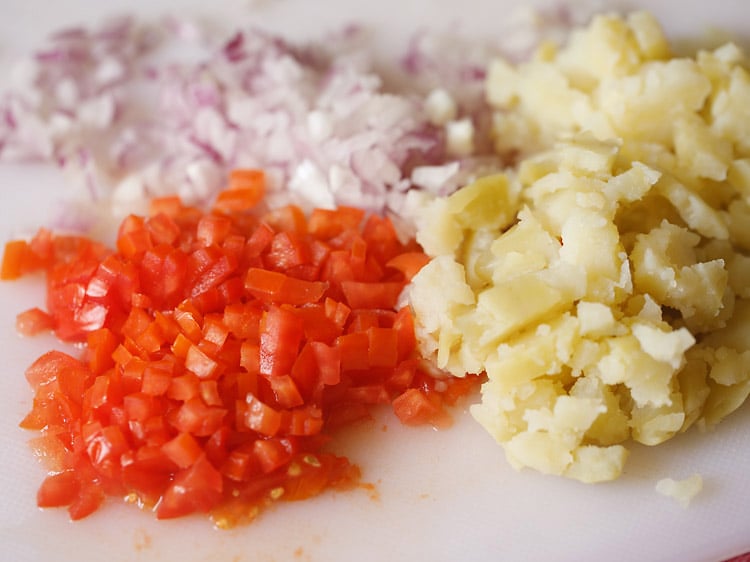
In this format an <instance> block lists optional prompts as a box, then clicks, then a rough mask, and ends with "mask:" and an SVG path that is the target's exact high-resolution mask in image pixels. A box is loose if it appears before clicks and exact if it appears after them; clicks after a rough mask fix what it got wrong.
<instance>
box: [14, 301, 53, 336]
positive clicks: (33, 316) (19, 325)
mask: <svg viewBox="0 0 750 562" xmlns="http://www.w3.org/2000/svg"><path fill="white" fill-rule="evenodd" d="M54 327H55V319H54V318H52V316H50V315H49V314H48V313H46V312H44V311H43V310H42V309H41V308H38V307H34V308H30V309H29V310H26V311H24V312H21V313H20V314H19V315H18V316H16V330H17V331H18V333H19V334H21V335H23V336H35V335H37V334H40V333H42V332H48V331H50V330H52V329H54Z"/></svg>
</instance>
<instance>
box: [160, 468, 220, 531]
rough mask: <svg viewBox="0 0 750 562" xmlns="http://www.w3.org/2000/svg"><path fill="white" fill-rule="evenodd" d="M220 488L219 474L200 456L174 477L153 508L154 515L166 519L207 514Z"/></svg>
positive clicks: (214, 503)
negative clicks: (192, 514) (154, 508)
mask: <svg viewBox="0 0 750 562" xmlns="http://www.w3.org/2000/svg"><path fill="white" fill-rule="evenodd" d="M223 488H224V483H223V479H222V476H221V473H220V472H219V471H218V470H216V468H214V466H213V465H212V464H211V463H210V462H209V461H208V459H206V457H205V456H201V457H200V458H199V459H198V460H197V461H196V462H194V463H193V464H192V465H191V466H190V467H188V468H185V469H183V470H181V471H180V472H178V473H177V474H176V475H175V478H174V481H173V482H172V484H171V485H170V486H169V488H168V489H167V491H166V492H165V493H164V496H163V497H162V499H161V501H160V502H159V505H158V507H157V508H156V516H157V517H158V518H159V519H170V518H173V517H180V516H183V515H188V514H190V513H194V512H196V511H198V512H204V513H205V512H208V511H209V510H210V509H211V508H212V507H214V506H215V505H216V504H218V503H219V501H220V500H221V497H222V490H223Z"/></svg>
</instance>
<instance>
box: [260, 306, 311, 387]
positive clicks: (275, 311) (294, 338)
mask: <svg viewBox="0 0 750 562" xmlns="http://www.w3.org/2000/svg"><path fill="white" fill-rule="evenodd" d="M303 336H304V325H303V324H302V320H301V319H300V318H299V317H298V316H297V315H296V314H295V313H294V311H293V310H292V309H290V308H287V307H279V306H274V305H272V306H270V307H269V309H268V310H267V311H266V313H265V314H264V315H263V319H262V320H261V324H260V372H261V374H263V375H272V376H273V375H285V374H288V373H289V372H290V371H291V369H292V365H294V360H295V358H296V357H297V354H298V353H299V349H300V343H301V342H302V337H303Z"/></svg>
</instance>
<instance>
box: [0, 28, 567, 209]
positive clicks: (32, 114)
mask: <svg viewBox="0 0 750 562" xmlns="http://www.w3.org/2000/svg"><path fill="white" fill-rule="evenodd" d="M561 17H562V16H561ZM566 17H567V15H566ZM207 29H208V28H207V27H204V26H201V25H199V24H198V23H196V22H193V21H186V20H182V19H179V18H176V17H172V18H167V19H163V20H161V21H157V22H142V21H138V20H136V19H135V18H131V17H122V18H116V19H112V20H108V21H105V22H104V23H102V24H101V25H100V26H98V27H94V28H84V27H76V28H70V29H66V30H61V31H59V32H57V33H55V34H53V35H52V36H51V37H50V38H49V40H48V42H47V44H46V45H45V46H44V47H43V48H41V49H39V50H37V51H36V52H35V53H33V54H32V55H30V56H29V57H27V58H26V59H25V60H23V61H21V62H20V63H19V64H18V65H17V68H16V69H15V71H14V72H13V73H12V76H11V86H10V87H9V89H7V90H6V91H5V92H4V93H3V94H2V97H0V161H27V160H34V161H43V162H49V163H53V164H56V165H58V166H60V167H61V168H62V169H63V170H64V171H66V172H67V174H68V177H70V178H71V183H72V184H73V185H74V187H75V193H77V194H78V195H79V196H80V197H81V199H82V200H84V201H85V200H88V201H89V202H97V203H99V204H100V206H99V210H100V211H101V205H109V207H110V208H109V209H107V211H108V212H110V211H111V212H114V213H115V215H117V214H120V213H125V212H129V211H130V210H133V209H139V208H140V207H142V205H143V199H144V198H147V197H153V196H159V195H167V194H173V193H177V194H179V195H180V196H181V197H183V198H184V199H185V200H186V202H188V203H191V204H202V203H208V202H210V200H211V199H212V198H213V197H214V196H215V195H216V193H217V192H218V191H219V190H220V189H222V187H223V186H224V178H225V177H226V175H227V173H228V171H229V170H230V169H232V168H237V167H260V168H263V169H265V170H266V171H267V175H268V177H269V181H270V184H271V185H270V187H269V202H270V203H271V204H283V203H285V202H295V203H297V204H300V205H303V206H305V207H309V206H323V207H331V206H333V205H336V204H347V205H356V206H359V207H363V208H366V209H368V210H370V211H374V212H379V213H390V214H394V213H395V214H396V215H398V214H399V213H401V212H402V207H403V206H404V205H406V204H407V203H406V201H405V198H406V195H407V194H408V192H409V191H410V190H412V189H418V190H427V191H430V192H432V193H436V194H437V193H440V194H444V193H446V192H450V191H451V190H453V189H456V188H457V187H459V186H460V182H462V181H464V180H466V179H467V178H470V177H471V176H472V175H473V174H477V173H479V172H480V171H481V170H485V169H497V168H499V167H501V166H502V162H500V161H499V160H498V159H497V157H495V156H494V155H493V153H492V146H491V145H492V143H491V140H490V137H489V126H490V125H489V123H490V120H489V115H490V113H489V110H488V109H487V107H486V104H485V103H484V100H483V97H482V94H481V92H482V89H483V78H484V67H485V65H486V64H487V62H488V61H489V59H490V57H492V56H494V55H495V54H497V53H498V52H500V50H499V48H497V47H495V46H491V45H489V44H482V43H481V42H478V41H469V40H467V39H466V38H458V37H456V36H455V34H450V35H449V34H439V33H427V32H420V33H418V34H416V35H415V36H414V39H413V40H412V41H411V42H410V44H409V46H408V49H407V53H406V54H405V56H404V57H403V59H402V63H403V68H404V69H405V71H406V72H407V74H408V75H409V80H406V81H404V83H403V84H401V85H400V86H399V87H398V88H393V87H391V89H388V88H386V86H384V84H383V79H382V78H381V76H380V75H379V74H378V73H377V72H375V70H374V67H375V65H374V61H373V60H372V57H371V56H370V55H369V54H368V51H367V47H368V45H367V43H366V41H365V40H364V38H365V34H364V33H362V29H361V28H359V27H357V26H349V27H347V28H345V29H344V30H342V31H340V32H339V33H337V34H335V35H334V36H332V37H325V38H321V40H320V41H319V42H317V43H311V44H306V45H295V44H292V43H290V42H288V41H286V40H285V39H283V38H281V37H278V36H275V35H272V34H270V33H267V32H265V31H263V30H260V29H256V28H247V29H244V28H243V29H239V30H236V31H235V32H233V33H232V34H231V35H229V36H222V35H217V34H215V33H209V32H208V31H207ZM430 92H432V94H431V95H429V96H428V94H429V93H430ZM467 135H469V136H467ZM82 207H84V208H86V207H87V206H86V205H83V206H82ZM88 208H91V209H94V211H92V212H96V211H95V210H96V209H97V207H96V206H92V205H88ZM406 215H408V213H406V212H405V216H406ZM84 222H86V221H82V224H83V223H84Z"/></svg>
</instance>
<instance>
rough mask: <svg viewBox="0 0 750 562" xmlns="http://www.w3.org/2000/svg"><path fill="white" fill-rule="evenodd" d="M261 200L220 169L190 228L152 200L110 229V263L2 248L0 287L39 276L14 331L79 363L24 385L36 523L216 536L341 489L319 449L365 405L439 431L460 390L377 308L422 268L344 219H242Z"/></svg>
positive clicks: (50, 356)
mask: <svg viewBox="0 0 750 562" xmlns="http://www.w3.org/2000/svg"><path fill="white" fill-rule="evenodd" d="M264 189H265V188H264V176H263V174H262V172H260V171H257V170H238V171H236V172H234V173H233V174H232V176H231V178H230V187H229V189H228V190H227V191H225V192H223V193H222V194H221V195H219V197H218V199H217V204H216V206H215V207H214V209H212V210H211V211H210V212H208V213H204V212H202V211H200V210H199V209H196V208H193V207H188V206H184V205H183V204H182V203H181V202H180V200H179V199H177V198H175V197H169V198H163V199H158V200H155V201H153V202H152V205H151V210H152V214H151V215H150V216H149V217H136V216H131V217H128V218H126V219H125V220H124V221H123V223H122V225H121V226H120V230H119V235H118V239H117V245H116V248H117V249H116V250H111V249H107V248H105V247H104V246H102V245H101V244H98V243H97V242H94V241H92V240H90V239H87V238H85V237H74V236H56V235H53V234H52V233H50V232H49V231H46V230H41V231H40V232H39V233H38V234H37V236H36V237H35V238H34V239H33V240H31V241H29V242H26V241H23V242H19V241H13V242H10V243H8V245H7V246H6V250H5V254H4V258H3V263H2V269H1V272H2V275H1V276H2V278H3V279H15V278H17V277H19V276H22V275H25V274H28V273H31V272H34V271H39V270H41V271H44V272H45V273H46V276H47V310H46V311H42V310H40V309H38V308H34V309H32V310H30V311H27V312H24V313H22V314H21V315H20V316H19V320H18V326H19V329H20V330H21V331H22V332H23V333H24V334H27V335H32V334H35V333H38V332H40V331H44V330H49V329H52V330H54V332H55V333H56V335H57V336H58V337H59V338H60V339H62V340H64V341H69V342H77V343H81V344H83V348H84V353H83V356H82V357H72V356H70V355H68V354H65V353H62V352H60V351H51V352H48V353H46V354H44V355H43V356H42V357H40V358H39V359H38V360H37V361H36V362H34V364H33V365H32V366H31V367H29V369H28V370H27V373H26V377H27V379H28V381H29V383H30V384H31V386H32V388H33V390H34V391H35V396H34V404H33V408H32V410H31V412H29V414H28V415H27V416H26V418H25V419H24V421H23V422H22V424H21V425H22V426H23V427H25V428H28V429H33V430H41V432H42V434H43V439H40V440H38V441H37V448H38V449H39V448H43V449H44V450H43V451H39V452H40V455H41V456H44V457H47V458H49V459H50V462H51V465H54V467H55V471H54V472H52V473H50V475H49V476H48V477H47V479H46V480H45V481H44V482H43V483H42V485H41V487H40V489H39V492H38V495H37V501H38V504H39V505H40V506H44V507H47V506H67V508H68V511H69V513H70V516H71V518H72V519H79V518H82V517H85V516H87V515H89V514H90V513H92V512H94V511H96V509H97V508H98V507H99V506H100V505H101V503H102V502H103V501H104V498H105V497H107V496H119V497H127V498H129V499H130V500H134V501H136V502H138V503H140V504H141V505H144V506H149V507H152V508H153V509H154V511H155V513H156V516H157V517H158V518H172V517H180V516H184V515H187V514H190V513H194V512H202V513H209V514H210V516H211V517H212V518H213V519H214V521H215V522H216V524H217V525H218V526H221V527H229V526H233V525H236V524H238V523H241V522H246V521H249V520H252V518H253V517H254V516H255V515H256V514H257V513H258V512H259V511H260V510H261V509H262V508H264V507H266V506H268V505H270V504H272V503H274V502H275V501H277V500H302V499H305V498H308V497H311V496H313V495H316V494H318V493H320V492H321V491H323V490H325V489H327V488H347V487H352V486H354V485H356V484H357V482H358V479H359V469H358V468H357V467H356V466H355V465H354V464H352V463H351V462H350V461H349V460H348V459H346V458H344V457H341V456H337V455H335V454H333V453H330V452H325V451H323V450H322V446H323V445H324V444H326V443H327V442H329V441H330V439H331V435H332V432H333V431H335V429H337V428H338V427H341V426H342V425H346V424H349V423H354V422H356V421H358V420H361V419H363V418H366V417H368V416H369V415H370V408H371V407H373V406H374V405H377V404H383V403H390V404H392V405H393V408H394V410H395V412H396V415H397V416H398V417H399V419H401V421H402V422H403V423H405V424H409V425H412V424H419V423H431V424H433V425H436V426H444V425H447V424H448V423H449V416H448V414H447V413H446V411H445V407H444V406H445V405H450V404H453V403H455V401H456V400H457V399H458V398H459V397H460V396H464V395H466V394H468V393H469V392H471V391H472V390H474V389H475V388H476V387H477V386H478V383H479V379H478V377H469V378H466V379H453V378H450V377H448V378H444V379H440V380H439V381H437V380H436V379H435V378H434V377H432V376H431V375H430V374H428V372H427V371H426V370H425V369H424V368H423V366H422V362H421V360H420V359H419V358H418V357H417V351H416V338H415V336H414V324H413V320H412V318H411V315H410V312H409V310H408V309H405V308H404V309H401V310H397V309H396V306H397V299H398V296H399V293H400V292H401V290H402V289H403V287H404V286H405V284H406V283H407V282H408V281H409V279H410V278H411V277H412V276H413V275H414V274H415V273H416V271H418V269H419V268H420V267H421V266H422V265H424V263H426V262H427V258H426V256H425V255H424V254H423V253H422V252H421V251H420V249H419V247H418V246H417V245H416V243H414V242H410V243H406V244H404V243H402V242H401V241H399V239H398V237H397V236H396V232H395V229H394V228H393V226H392V225H391V224H390V222H389V221H388V220H387V219H384V218H382V217H378V216H369V217H367V216H366V215H365V213H364V212H363V211H360V210H358V209H353V208H348V207H342V208H340V209H334V210H316V211H314V212H313V213H312V214H311V215H310V216H309V219H308V217H307V216H306V215H305V214H304V213H303V212H302V211H301V210H300V209H298V208H296V207H291V206H290V207H284V208H280V209H274V210H272V211H270V212H267V213H265V214H263V213H260V212H258V211H257V210H255V208H256V205H257V203H258V202H259V201H260V200H261V198H262V195H263V192H264Z"/></svg>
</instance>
